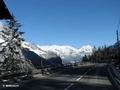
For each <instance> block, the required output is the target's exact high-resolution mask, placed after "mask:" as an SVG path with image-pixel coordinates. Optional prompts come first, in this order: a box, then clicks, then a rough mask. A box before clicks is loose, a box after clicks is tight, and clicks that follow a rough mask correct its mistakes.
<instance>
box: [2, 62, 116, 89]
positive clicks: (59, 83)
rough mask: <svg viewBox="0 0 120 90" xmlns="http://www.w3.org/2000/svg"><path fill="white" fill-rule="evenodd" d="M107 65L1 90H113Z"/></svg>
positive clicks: (76, 68)
mask: <svg viewBox="0 0 120 90" xmlns="http://www.w3.org/2000/svg"><path fill="white" fill-rule="evenodd" d="M107 76H108V74H107V63H100V64H98V63H94V64H90V65H83V66H79V67H74V68H71V69H68V70H64V71H62V72H59V73H55V74H52V75H48V76H42V77H39V78H35V79H32V80H28V81H26V82H22V83H19V84H16V85H19V87H14V88H13V87H9V86H7V87H6V88H1V90H22V89H23V90H115V88H114V87H113V86H112V84H111V83H110V81H109V79H108V77H107Z"/></svg>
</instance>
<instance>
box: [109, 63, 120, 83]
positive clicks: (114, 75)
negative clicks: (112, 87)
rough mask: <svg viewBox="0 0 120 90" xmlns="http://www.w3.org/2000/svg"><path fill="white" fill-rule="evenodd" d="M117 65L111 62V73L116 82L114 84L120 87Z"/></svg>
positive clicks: (119, 72) (119, 73)
mask: <svg viewBox="0 0 120 90" xmlns="http://www.w3.org/2000/svg"><path fill="white" fill-rule="evenodd" d="M118 65H119V64H115V63H114V62H111V64H110V66H111V71H112V72H113V77H114V79H115V80H116V82H117V83H118V84H119V85H120V70H119V68H118Z"/></svg>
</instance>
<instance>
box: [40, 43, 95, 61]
mask: <svg viewBox="0 0 120 90" xmlns="http://www.w3.org/2000/svg"><path fill="white" fill-rule="evenodd" d="M38 47H39V48H40V49H41V50H44V51H46V52H54V53H56V54H57V55H59V56H60V57H61V59H62V62H63V63H71V62H72V63H74V62H81V60H82V57H83V56H84V55H89V54H92V49H93V47H91V46H89V45H87V46H83V47H81V48H80V49H75V48H73V47H71V46H68V45H64V46H58V45H53V46H39V45H38Z"/></svg>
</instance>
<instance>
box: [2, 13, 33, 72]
mask: <svg viewBox="0 0 120 90" xmlns="http://www.w3.org/2000/svg"><path fill="white" fill-rule="evenodd" d="M12 17H13V19H12V20H9V21H7V24H8V27H4V28H3V29H2V30H1V32H0V34H1V36H2V38H3V40H4V42H2V43H1V44H0V45H1V48H2V49H1V51H0V54H1V56H2V58H3V60H2V61H3V62H2V65H1V68H3V69H5V70H7V71H8V72H9V71H10V72H11V73H16V72H28V71H29V70H30V69H32V68H33V65H32V64H31V62H30V61H29V60H26V59H25V57H24V56H23V55H22V51H21V50H22V47H21V43H22V42H23V41H24V39H23V38H22V37H21V35H22V34H24V32H21V31H18V30H19V28H20V27H21V26H22V25H21V24H20V23H19V22H18V21H17V20H15V17H14V15H12Z"/></svg>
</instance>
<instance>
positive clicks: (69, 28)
mask: <svg viewBox="0 0 120 90" xmlns="http://www.w3.org/2000/svg"><path fill="white" fill-rule="evenodd" d="M4 2H5V3H6V5H7V7H8V9H9V11H10V13H13V14H14V15H15V17H16V19H17V20H19V22H20V23H21V24H23V26H22V27H21V28H20V30H21V31H24V32H25V34H24V35H23V37H24V38H25V39H26V41H29V42H32V43H35V44H37V45H40V46H44V45H70V46H72V47H75V48H79V47H81V46H84V45H91V46H96V47H98V46H103V45H104V44H106V45H112V44H114V43H115V42H116V29H117V26H118V21H119V18H120V0H4Z"/></svg>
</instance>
